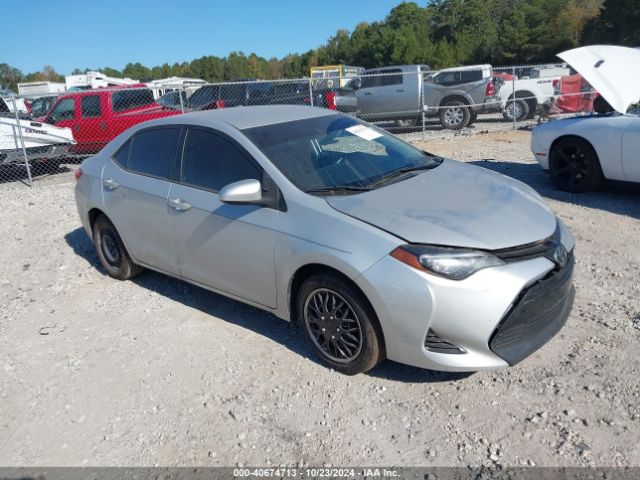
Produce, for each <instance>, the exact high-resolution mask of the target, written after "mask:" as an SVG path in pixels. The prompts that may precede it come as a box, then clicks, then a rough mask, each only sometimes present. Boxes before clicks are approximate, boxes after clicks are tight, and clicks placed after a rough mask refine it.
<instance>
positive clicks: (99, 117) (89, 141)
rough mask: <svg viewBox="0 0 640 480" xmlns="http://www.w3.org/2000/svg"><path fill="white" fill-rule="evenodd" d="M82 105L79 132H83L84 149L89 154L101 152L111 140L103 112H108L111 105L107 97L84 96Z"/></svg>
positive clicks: (81, 97)
mask: <svg viewBox="0 0 640 480" xmlns="http://www.w3.org/2000/svg"><path fill="white" fill-rule="evenodd" d="M78 100H79V103H80V120H79V121H78V127H77V131H82V137H83V142H84V144H85V145H84V147H83V149H84V150H85V151H86V152H87V153H93V152H97V151H99V150H100V149H101V148H102V147H104V146H105V145H106V144H107V143H108V142H109V141H110V140H111V138H112V137H111V134H110V131H109V128H108V125H107V121H106V119H105V118H104V117H103V112H105V111H108V108H109V105H108V102H107V96H106V95H100V94H95V95H82V96H80V97H79V98H78Z"/></svg>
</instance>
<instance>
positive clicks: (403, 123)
mask: <svg viewBox="0 0 640 480" xmlns="http://www.w3.org/2000/svg"><path fill="white" fill-rule="evenodd" d="M395 124H396V127H401V128H410V127H415V126H416V125H418V119H417V118H404V119H402V120H396V121H395Z"/></svg>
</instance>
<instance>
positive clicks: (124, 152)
mask: <svg viewBox="0 0 640 480" xmlns="http://www.w3.org/2000/svg"><path fill="white" fill-rule="evenodd" d="M130 148H131V140H128V141H127V142H126V143H125V144H124V145H123V146H122V147H120V150H118V151H117V152H116V154H115V155H114V156H113V160H114V161H115V162H116V163H117V164H118V165H120V166H121V167H122V168H125V169H126V168H129V149H130Z"/></svg>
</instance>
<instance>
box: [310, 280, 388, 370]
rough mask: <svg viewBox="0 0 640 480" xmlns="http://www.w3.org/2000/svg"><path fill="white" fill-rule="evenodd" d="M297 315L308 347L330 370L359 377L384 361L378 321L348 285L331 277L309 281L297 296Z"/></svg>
mask: <svg viewBox="0 0 640 480" xmlns="http://www.w3.org/2000/svg"><path fill="white" fill-rule="evenodd" d="M297 314H298V317H297V318H298V319H299V321H300V323H301V327H302V330H303V332H304V335H305V337H306V338H307V340H308V341H309V344H310V345H311V346H312V348H313V350H314V352H315V353H316V355H318V356H319V357H320V359H321V360H322V361H323V362H324V363H325V364H326V365H328V366H329V367H331V368H333V369H335V370H337V371H339V372H341V373H344V374H347V375H356V374H358V373H363V372H366V371H368V370H371V369H372V368H373V367H375V366H376V365H377V364H378V363H379V362H380V361H382V360H383V359H384V348H383V345H382V333H381V331H380V329H379V324H378V319H377V317H376V315H375V313H374V312H373V310H372V309H371V307H370V306H369V304H368V302H367V301H366V299H365V298H364V297H363V295H362V294H361V293H360V292H359V291H358V290H357V289H356V288H355V287H354V286H353V285H351V284H350V283H348V282H347V281H345V280H343V279H341V278H339V277H337V276H332V275H314V276H312V277H309V278H308V279H306V280H305V281H304V282H303V283H302V285H301V286H300V290H299V292H298V297H297Z"/></svg>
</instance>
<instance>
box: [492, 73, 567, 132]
mask: <svg viewBox="0 0 640 480" xmlns="http://www.w3.org/2000/svg"><path fill="white" fill-rule="evenodd" d="M569 72H570V70H569V68H567V67H549V68H536V69H532V70H531V71H530V72H528V75H527V76H523V77H520V78H518V79H516V80H514V81H512V80H506V81H505V83H504V85H502V87H500V90H499V92H498V96H499V97H500V103H501V105H502V116H503V117H504V119H505V120H507V121H510V122H512V121H513V120H514V117H515V121H517V122H519V121H522V120H526V119H528V118H533V117H534V115H535V114H536V111H537V109H538V105H542V104H544V102H546V101H547V100H549V99H551V98H553V96H554V95H555V92H554V87H555V86H556V85H557V84H558V83H559V82H560V79H561V78H562V77H563V76H565V75H569ZM507 73H509V72H507ZM514 87H515V88H514ZM514 91H515V95H514ZM514 97H515V99H514Z"/></svg>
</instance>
